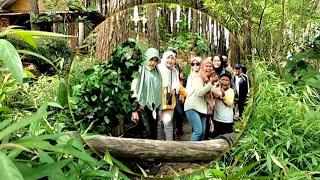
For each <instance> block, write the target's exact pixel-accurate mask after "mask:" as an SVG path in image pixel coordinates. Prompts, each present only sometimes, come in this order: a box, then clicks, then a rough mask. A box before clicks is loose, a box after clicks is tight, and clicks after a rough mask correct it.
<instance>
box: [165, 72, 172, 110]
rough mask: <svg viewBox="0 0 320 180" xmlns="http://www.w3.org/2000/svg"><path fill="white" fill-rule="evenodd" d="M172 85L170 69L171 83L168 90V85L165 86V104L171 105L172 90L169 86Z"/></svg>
mask: <svg viewBox="0 0 320 180" xmlns="http://www.w3.org/2000/svg"><path fill="white" fill-rule="evenodd" d="M171 87H172V71H171V83H170V92H168V89H169V88H168V87H167V94H166V104H167V105H172V92H171V89H172V88H171Z"/></svg>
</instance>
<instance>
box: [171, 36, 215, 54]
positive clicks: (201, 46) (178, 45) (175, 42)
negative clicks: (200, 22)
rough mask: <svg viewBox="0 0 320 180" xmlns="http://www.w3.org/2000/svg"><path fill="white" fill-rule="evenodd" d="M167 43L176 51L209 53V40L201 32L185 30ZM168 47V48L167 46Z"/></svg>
mask: <svg viewBox="0 0 320 180" xmlns="http://www.w3.org/2000/svg"><path fill="white" fill-rule="evenodd" d="M169 44H170V45H172V46H173V47H174V49H176V50H178V51H194V52H195V53H196V54H201V55H206V54H208V53H209V51H210V49H209V42H208V41H207V40H206V39H205V38H204V37H203V35H201V34H195V35H194V34H192V32H187V33H185V34H184V35H178V36H176V37H174V38H171V39H170V40H169ZM169 49H170V48H169Z"/></svg>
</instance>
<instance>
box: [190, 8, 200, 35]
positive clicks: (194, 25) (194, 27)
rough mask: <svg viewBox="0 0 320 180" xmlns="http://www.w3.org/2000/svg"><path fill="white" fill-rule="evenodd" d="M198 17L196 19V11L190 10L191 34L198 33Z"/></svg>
mask: <svg viewBox="0 0 320 180" xmlns="http://www.w3.org/2000/svg"><path fill="white" fill-rule="evenodd" d="M198 19H199V17H198V11H197V10H195V9H192V27H191V29H192V34H195V33H197V32H198V24H199V23H198V22H199V20H198Z"/></svg>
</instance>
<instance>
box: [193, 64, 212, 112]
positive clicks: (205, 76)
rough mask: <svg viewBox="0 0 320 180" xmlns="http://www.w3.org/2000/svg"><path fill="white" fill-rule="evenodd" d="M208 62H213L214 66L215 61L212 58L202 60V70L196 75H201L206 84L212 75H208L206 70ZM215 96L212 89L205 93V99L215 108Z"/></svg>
mask: <svg viewBox="0 0 320 180" xmlns="http://www.w3.org/2000/svg"><path fill="white" fill-rule="evenodd" d="M206 64H211V65H212V66H213V63H212V61H211V60H208V59H206V60H204V61H202V63H201V67H200V70H199V72H198V73H197V75H196V76H197V77H200V78H201V79H202V80H203V82H204V83H205V84H207V83H208V82H209V80H210V79H209V78H210V77H208V76H207V75H206V73H205V71H204V67H205V66H206ZM211 75H214V73H212V74H211ZM213 97H214V96H213V93H212V92H211V91H209V92H207V93H206V94H205V95H204V99H205V100H206V101H207V103H208V104H209V106H210V108H213V106H214V104H215V102H214V98H213Z"/></svg>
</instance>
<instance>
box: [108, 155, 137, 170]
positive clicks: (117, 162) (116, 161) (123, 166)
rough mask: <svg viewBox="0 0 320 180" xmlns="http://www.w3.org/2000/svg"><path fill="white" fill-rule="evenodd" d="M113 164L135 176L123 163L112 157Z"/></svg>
mask: <svg viewBox="0 0 320 180" xmlns="http://www.w3.org/2000/svg"><path fill="white" fill-rule="evenodd" d="M111 158H112V162H114V164H115V165H117V166H118V167H119V168H120V169H122V170H123V171H126V172H128V173H131V174H134V173H133V172H132V171H131V170H130V169H129V168H128V167H127V166H126V165H124V164H122V162H120V161H118V160H116V159H115V158H114V157H112V156H111Z"/></svg>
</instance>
